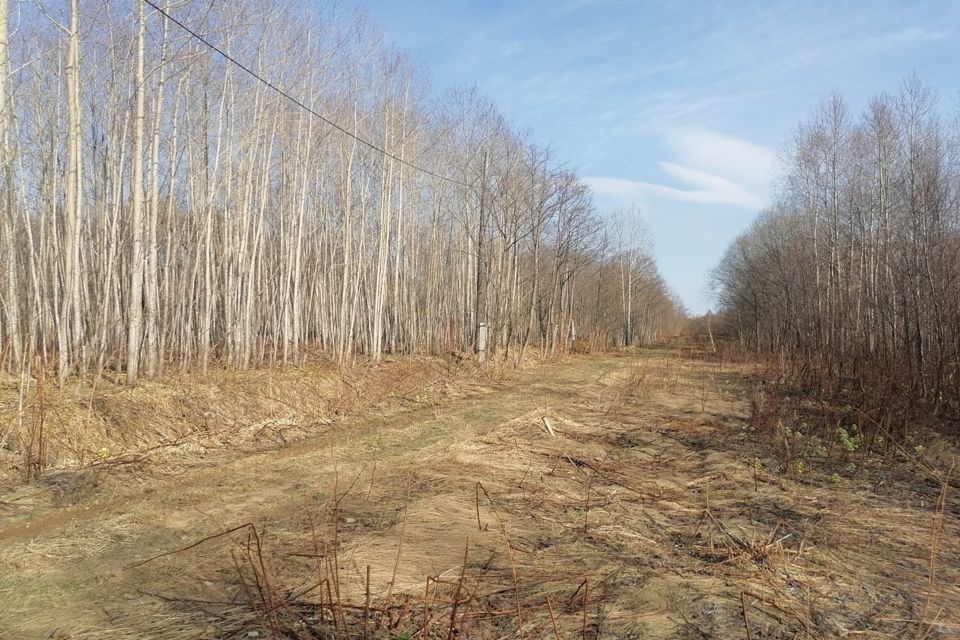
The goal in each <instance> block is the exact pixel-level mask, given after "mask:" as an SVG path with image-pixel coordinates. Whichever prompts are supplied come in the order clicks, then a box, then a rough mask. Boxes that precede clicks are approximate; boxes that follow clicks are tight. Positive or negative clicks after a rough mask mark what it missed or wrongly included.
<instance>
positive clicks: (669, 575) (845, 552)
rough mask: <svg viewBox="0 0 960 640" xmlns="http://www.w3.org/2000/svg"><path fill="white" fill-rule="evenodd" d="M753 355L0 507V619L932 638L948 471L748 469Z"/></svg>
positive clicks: (623, 362) (69, 625) (378, 417)
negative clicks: (25, 516)
mask: <svg viewBox="0 0 960 640" xmlns="http://www.w3.org/2000/svg"><path fill="white" fill-rule="evenodd" d="M754 375H755V373H754V368H753V365H747V364H737V363H733V362H730V361H729V360H728V361H723V360H722V359H719V358H717V359H713V358H706V359H700V358H693V357H684V355H683V354H682V353H679V352H678V351H668V350H660V351H648V352H644V353H643V354H642V355H641V357H639V358H636V357H624V356H619V357H615V356H603V357H591V358H589V359H573V360H569V361H566V362H562V363H557V364H553V365H550V366H545V367H541V368H538V369H537V370H535V371H533V372H530V373H528V374H524V375H518V376H516V377H514V378H512V379H510V380H508V381H504V382H496V381H485V382H484V383H483V384H482V385H480V384H478V385H476V386H475V387H473V388H472V389H471V390H469V391H465V392H463V393H461V394H456V393H452V392H451V394H450V396H448V397H447V398H446V399H442V400H438V401H437V402H436V403H434V404H431V405H429V406H426V407H422V406H419V405H417V404H416V403H415V402H412V403H411V407H410V408H409V409H407V410H403V411H397V412H393V413H383V414H371V415H370V416H368V417H367V418H366V419H364V420H361V421H357V422H354V423H346V422H345V423H342V424H341V425H339V429H338V433H336V434H330V437H329V439H323V440H318V441H304V442H303V443H302V444H297V445H292V446H289V447H286V448H282V449H278V450H276V451H274V452H266V453H257V454H249V455H245V456H241V457H238V458H237V459H236V460H235V461H230V462H229V463H227V462H217V464H215V465H212V466H210V467H208V468H199V469H197V470H195V471H191V472H189V473H186V474H184V475H183V476H182V477H178V478H176V479H175V481H174V480H171V481H163V482H160V481H152V482H149V483H148V485H147V488H149V489H150V491H149V492H148V493H141V492H134V493H129V494H123V495H122V496H121V499H119V500H118V502H117V503H116V504H114V505H113V506H109V505H107V506H105V507H98V508H99V511H98V512H97V513H96V514H95V515H92V516H81V515H77V514H78V513H79V512H73V513H74V517H73V518H72V519H71V520H65V519H61V520H59V521H54V522H45V521H43V520H40V519H33V520H32V522H33V527H32V528H33V529H39V530H40V533H38V534H35V535H27V534H25V533H24V530H23V527H21V529H20V530H17V531H11V530H3V529H0V533H3V534H5V535H6V536H7V539H8V540H15V541H14V542H7V543H3V544H4V546H3V560H2V561H0V603H6V604H0V629H10V630H11V633H14V634H20V635H19V636H17V635H11V636H10V637H24V635H23V634H27V633H33V634H34V635H41V637H42V634H43V633H47V632H50V631H52V630H53V629H58V632H57V633H59V634H60V637H64V638H66V637H70V638H107V637H110V638H116V637H120V638H124V637H129V638H132V637H163V638H199V637H204V638H209V637H220V638H248V637H260V638H265V637H270V638H343V639H346V638H400V637H407V638H414V637H416V638H452V637H468V638H476V639H477V640H483V639H486V638H591V639H592V638H624V639H627V638H630V639H636V638H678V637H679V638H730V637H739V638H743V637H747V636H749V637H751V638H753V639H759V638H841V637H865V638H897V637H924V638H938V637H948V636H949V635H950V633H952V632H953V631H955V630H956V627H955V626H954V625H957V624H958V620H957V618H956V612H957V611H958V610H960V593H958V591H957V589H956V585H957V584H958V583H960V563H958V560H957V559H958V558H960V545H958V539H957V535H956V534H957V532H958V524H960V522H958V516H957V513H956V511H955V508H954V506H953V505H955V504H956V502H955V490H954V489H953V488H952V485H950V484H949V482H947V483H946V484H943V485H941V484H937V483H932V484H929V483H928V482H927V480H926V479H925V478H924V477H922V476H921V475H918V473H917V472H916V470H911V468H910V467H909V466H907V465H906V463H904V467H903V468H899V467H898V468H897V469H895V470H890V469H889V468H887V469H883V470H878V473H879V472H880V471H883V472H884V473H888V474H889V475H888V476H886V477H887V480H886V482H884V483H882V484H879V485H877V484H873V481H874V480H875V479H876V477H875V476H869V477H868V476H863V477H860V476H857V477H854V478H846V477H845V478H842V479H841V481H840V482H839V483H833V482H830V481H829V480H828V479H826V478H825V477H823V476H821V475H813V476H811V474H810V473H809V472H804V473H802V474H790V475H788V474H785V473H780V472H778V470H777V469H775V468H774V466H775V465H773V464H770V463H767V464H764V466H763V467H762V468H760V470H759V471H758V470H757V467H756V466H755V465H754V460H755V459H757V458H762V459H764V460H767V458H766V456H767V454H766V453H765V450H764V448H763V447H762V446H761V445H762V443H760V442H758V439H757V436H756V432H755V431H751V420H750V411H751V410H750V399H751V397H753V395H754V392H755V388H756V386H755V385H756V383H755V378H754V377H753V376H754ZM414 393H415V394H416V393H419V392H414ZM545 420H546V422H547V423H549V424H550V425H551V427H552V429H553V432H554V434H553V435H551V434H550V433H549V432H548V429H547V428H546V426H545V422H544V421H545ZM94 506H95V505H94ZM84 513H86V512H84ZM16 540H18V541H16ZM50 602H57V603H58V605H59V606H58V608H57V610H56V612H53V610H52V609H51V608H50V606H49V603H50ZM4 625H6V626H4ZM2 635H3V634H2V633H0V636H2Z"/></svg>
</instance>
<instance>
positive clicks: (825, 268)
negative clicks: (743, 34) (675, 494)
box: [713, 77, 960, 410]
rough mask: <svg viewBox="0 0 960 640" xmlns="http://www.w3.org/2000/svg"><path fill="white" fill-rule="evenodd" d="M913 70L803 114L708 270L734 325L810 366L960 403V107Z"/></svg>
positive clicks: (878, 388) (812, 371) (812, 375)
mask: <svg viewBox="0 0 960 640" xmlns="http://www.w3.org/2000/svg"><path fill="white" fill-rule="evenodd" d="M946 111H949V110H948V109H942V108H940V104H939V100H938V97H937V96H936V95H935V94H934V93H933V92H932V91H931V90H930V89H928V88H926V87H925V86H924V85H923V84H922V83H921V82H920V81H919V80H917V79H916V78H915V77H914V78H909V79H907V80H906V81H904V82H903V84H902V86H901V88H900V90H899V92H898V93H896V94H895V95H890V94H886V93H883V94H880V95H877V96H876V97H874V98H872V99H871V100H870V101H869V103H868V104H867V106H866V109H865V111H864V112H863V113H862V114H861V115H860V116H859V117H857V116H855V115H854V114H852V113H851V110H850V108H849V107H848V105H847V104H846V102H844V100H843V99H842V98H841V97H839V96H834V97H830V98H828V99H826V100H825V101H823V102H822V104H821V105H820V106H819V107H818V108H817V109H816V110H815V112H814V113H813V114H812V115H811V116H810V118H809V119H808V120H807V121H806V122H805V123H803V124H802V125H801V126H800V127H799V129H798V131H797V134H796V136H795V138H794V140H793V141H792V144H791V145H790V147H789V150H788V152H787V153H786V156H785V160H786V164H785V170H784V175H783V176H782V179H781V180H780V182H779V187H778V192H777V197H776V199H775V204H774V205H773V206H771V207H770V208H769V209H768V210H767V211H765V212H763V213H762V215H761V216H760V217H759V218H758V219H757V221H756V222H755V223H754V224H753V226H752V227H751V228H750V229H748V230H747V231H746V232H745V233H744V234H742V235H741V236H740V237H739V238H737V239H736V240H735V241H734V242H733V243H732V244H731V245H730V247H729V248H728V249H727V251H726V254H725V256H724V257H723V260H722V262H721V263H720V265H719V266H718V268H717V269H716V271H715V273H714V276H713V278H714V284H715V289H716V291H717V295H718V300H719V303H720V304H721V306H722V307H723V309H724V310H725V312H726V314H727V319H728V321H729V323H730V324H731V326H732V327H733V328H734V329H735V330H736V332H737V333H738V334H739V336H740V338H741V340H743V341H745V342H747V343H749V344H750V345H752V346H754V347H756V348H759V349H762V350H767V351H771V352H777V353H781V354H784V355H786V356H799V357H798V358H792V360H793V362H794V366H795V367H798V368H799V370H798V373H801V374H802V375H803V376H804V377H805V378H806V379H808V380H814V379H817V380H819V382H820V383H821V384H830V385H834V386H837V385H844V384H848V383H850V382H856V383H858V384H860V385H861V386H864V385H865V386H867V387H871V389H870V391H871V392H872V393H874V394H876V396H878V397H880V396H883V395H885V394H892V395H899V396H906V397H910V398H912V399H914V400H920V401H921V402H923V404H924V405H925V406H931V405H932V406H934V407H935V408H936V409H938V410H943V409H949V408H951V407H952V408H953V409H956V408H957V407H958V406H960V112H958V111H955V112H954V113H953V114H952V115H948V114H945V112H946Z"/></svg>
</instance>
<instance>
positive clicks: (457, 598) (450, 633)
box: [447, 535, 470, 640]
mask: <svg viewBox="0 0 960 640" xmlns="http://www.w3.org/2000/svg"><path fill="white" fill-rule="evenodd" d="M469 553H470V536H469V535H468V536H467V541H466V542H465V543H464V545H463V566H462V567H461V568H460V579H459V580H458V581H457V590H456V592H455V593H454V595H453V607H451V609H450V629H449V630H448V631H447V640H450V638H452V637H453V635H454V628H455V627H456V623H457V607H458V606H459V605H460V591H461V589H463V580H464V578H465V577H466V575H467V555H468V554H469Z"/></svg>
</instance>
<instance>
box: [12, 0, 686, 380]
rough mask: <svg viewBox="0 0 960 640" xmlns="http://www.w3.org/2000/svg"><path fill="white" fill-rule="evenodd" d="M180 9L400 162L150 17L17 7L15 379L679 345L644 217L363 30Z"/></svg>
mask: <svg viewBox="0 0 960 640" xmlns="http://www.w3.org/2000/svg"><path fill="white" fill-rule="evenodd" d="M163 2H164V4H162V5H161V6H164V7H167V10H168V11H169V13H170V15H172V16H173V17H175V18H176V19H177V20H179V21H182V22H183V23H184V24H186V25H189V26H190V27H191V28H193V29H194V30H195V31H197V32H198V33H200V34H203V36H204V37H206V38H208V39H210V41H211V42H213V43H216V44H217V46H219V47H221V48H222V49H224V50H225V51H228V52H229V53H230V54H231V55H232V56H233V57H235V58H236V59H238V60H240V61H242V62H243V63H244V64H245V65H247V66H249V67H250V68H251V69H252V70H253V71H254V72H256V73H257V74H258V75H260V76H262V77H263V78H266V79H269V80H270V81H271V82H273V83H274V84H276V85H277V86H278V87H279V88H281V89H282V90H283V91H285V92H288V93H289V94H290V95H292V96H295V97H297V99H299V100H301V101H302V102H303V103H304V104H305V105H308V106H309V107H311V108H312V109H313V110H315V111H316V112H318V113H320V114H323V116H325V117H326V118H329V119H330V120H332V121H334V122H336V123H337V124H338V125H339V126H341V127H343V128H344V129H346V130H348V131H350V132H355V133H356V134H357V135H358V136H359V137H360V138H362V139H363V140H365V141H369V142H370V143H372V144H373V145H374V146H376V147H378V148H379V149H375V148H371V147H370V146H367V145H365V144H363V143H362V142H359V141H358V140H356V139H354V138H351V137H350V136H348V135H345V134H344V133H342V132H340V131H337V130H335V129H334V128H332V127H331V126H329V125H328V124H326V123H324V122H323V121H322V120H321V119H318V118H316V117H314V116H312V115H310V114H309V113H308V112H307V111H306V110H305V109H302V108H300V107H298V106H296V105H295V104H293V103H291V102H290V101H289V100H287V99H285V98H284V97H282V96H281V95H279V94H278V93H277V92H275V91H274V90H272V89H271V88H269V87H268V86H266V85H265V84H263V83H262V82H259V81H257V80H256V79H255V78H253V77H251V76H250V75H248V74H246V73H244V72H243V71H242V70H240V69H238V68H237V67H235V66H233V65H231V64H229V63H228V62H227V61H226V60H225V59H224V58H223V57H221V56H219V55H218V54H216V53H214V52H211V50H210V49H209V48H208V47H206V46H205V45H203V44H201V43H200V42H198V41H197V40H196V39H195V38H193V37H191V36H190V35H189V34H188V33H186V32H184V31H183V30H182V29H180V28H179V27H177V25H175V24H173V23H172V22H171V21H170V20H169V19H167V18H165V17H164V16H163V15H161V14H160V13H158V12H157V11H155V10H154V9H153V8H152V7H150V6H149V5H147V4H146V3H144V2H142V1H141V0H122V1H121V0H102V1H93V0H91V1H89V2H87V1H84V2H80V1H79V0H66V1H64V2H53V1H45V2H39V3H35V4H32V5H31V4H28V3H17V4H15V5H10V4H9V0H0V7H2V9H0V11H2V12H3V15H2V20H0V23H2V33H3V35H4V37H3V41H2V43H0V66H2V68H0V104H2V118H0V123H2V124H0V139H2V157H0V162H2V177H0V179H2V191H0V193H2V194H3V198H2V210H3V216H2V226H0V234H2V235H0V250H2V256H3V257H2V259H0V279H2V287H0V292H2V293H0V309H2V313H0V364H2V369H4V370H6V371H8V372H30V371H33V372H36V370H37V368H38V367H43V368H44V369H45V370H47V371H49V372H50V373H51V374H53V373H54V372H55V375H56V376H58V378H59V380H60V381H61V382H63V381H64V380H66V379H67V378H68V377H70V376H75V375H79V376H86V375H100V374H103V373H104V372H113V373H124V374H126V378H125V379H126V380H127V382H129V383H131V384H135V383H136V381H137V379H138V378H139V377H141V376H147V377H154V376H159V375H161V374H162V373H163V372H164V370H167V369H170V368H176V369H177V370H185V369H198V370H207V369H208V368H210V367H223V366H225V367H231V368H247V367H253V366H259V365H263V364H271V363H291V364H302V363H304V361H306V360H307V359H309V358H313V357H323V358H329V359H332V360H335V361H336V362H339V363H349V362H350V361H352V359H354V358H355V357H356V356H357V354H363V355H364V356H366V357H370V358H372V359H374V360H376V359H379V358H380V357H382V355H383V354H385V353H447V352H450V351H454V350H460V351H467V350H470V349H471V348H472V347H473V346H474V344H475V341H476V337H477V334H478V329H479V326H480V324H481V323H484V324H486V325H487V327H488V329H489V346H488V348H489V350H490V352H491V353H493V354H497V357H503V358H505V359H509V358H522V357H523V355H524V354H525V353H528V352H529V353H534V352H539V353H540V354H543V355H549V354H553V353H557V352H562V351H565V350H568V349H569V348H571V346H572V345H573V344H574V343H575V341H577V340H585V341H590V342H592V343H594V344H598V345H609V344H636V343H638V342H647V341H652V340H655V339H658V338H660V337H662V336H664V335H666V334H668V333H670V332H674V331H676V328H677V325H678V323H679V322H680V321H681V320H682V310H681V309H680V308H679V305H678V304H677V303H676V302H675V299H674V298H673V297H672V295H671V294H670V293H669V291H668V290H667V287H666V286H665V285H664V283H663V281H662V279H661V278H660V276H659V274H658V272H657V269H656V267H655V265H654V264H653V262H652V260H651V259H650V252H649V250H648V249H647V248H646V245H645V243H644V241H643V239H642V238H641V237H638V234H637V233H636V232H635V230H634V229H633V228H632V225H634V224H635V222H636V221H635V219H632V218H630V217H629V216H628V217H627V218H626V222H624V223H621V224H619V225H618V224H616V223H615V222H614V221H613V219H612V218H608V217H606V216H602V215H600V214H599V213H598V212H597V211H596V209H595V207H594V205H593V202H592V197H591V193H590V191H589V189H588V188H587V187H586V186H585V185H584V184H583V183H582V182H581V181H580V180H579V179H578V178H577V176H576V175H574V174H573V173H571V172H570V171H568V170H566V169H565V168H564V167H563V166H561V165H559V164H558V163H557V162H556V161H555V159H554V158H552V157H551V154H550V152H549V151H548V150H546V149H544V148H542V147H539V146H537V145H536V144H533V143H532V142H531V141H530V140H529V137H528V136H527V135H526V134H523V133H519V132H517V131H515V130H513V129H512V128H511V127H510V125H509V123H508V122H507V121H506V120H505V118H504V117H503V115H502V114H500V113H499V112H498V111H497V110H496V108H495V106H494V105H492V104H491V103H490V102H489V101H487V100H486V99H484V98H483V97H482V96H480V95H478V93H477V92H476V91H474V90H469V89H456V90H451V91H449V92H446V93H444V94H443V95H438V94H436V93H435V92H433V91H432V90H431V88H430V87H429V86H428V84H427V82H426V81H425V80H424V78H423V76H422V75H421V74H420V73H419V72H418V70H417V69H416V68H415V67H414V66H413V65H412V64H411V62H410V61H409V60H408V59H407V58H405V57H404V55H403V54H402V53H399V52H397V51H395V50H394V49H392V48H391V47H390V46H389V45H387V44H385V43H384V42H383V40H382V36H381V35H380V34H379V33H378V32H377V30H376V28H375V27H373V26H372V25H370V24H369V23H368V21H367V20H366V19H365V18H364V16H363V14H362V13H360V12H357V11H354V10H347V9H345V8H343V7H341V6H339V5H338V4H336V3H330V4H324V3H315V2H293V1H292V2H286V3H284V2H256V1H254V0H240V1H236V2H200V1H187V2H167V0H163ZM11 6H15V7H16V8H17V12H16V15H12V14H11V13H10V7H11ZM8 28H14V29H15V32H16V36H15V38H14V39H12V40H11V41H10V43H9V47H8V46H7V38H6V33H7V30H8ZM384 152H385V153H384ZM420 168H426V169H428V171H420V170H419V169H420ZM448 178H449V179H448Z"/></svg>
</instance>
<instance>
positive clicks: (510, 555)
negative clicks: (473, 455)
mask: <svg viewBox="0 0 960 640" xmlns="http://www.w3.org/2000/svg"><path fill="white" fill-rule="evenodd" d="M477 486H478V487H480V489H481V490H482V491H483V495H485V496H487V500H488V501H489V502H490V508H491V509H493V515H494V517H495V518H496V519H497V523H498V524H499V525H500V531H501V532H502V533H503V537H504V539H506V541H507V557H508V558H510V570H511V572H512V573H513V589H514V599H515V600H516V604H517V624H518V626H520V627H522V626H523V613H522V610H521V608H520V585H519V583H518V581H517V563H516V562H515V561H514V559H513V543H512V542H511V541H510V534H508V533H507V526H506V525H505V524H504V523H503V519H502V518H501V517H500V513H499V512H498V511H497V507H496V505H494V503H493V498H491V497H490V494H489V493H487V488H486V487H484V486H483V484H482V483H481V482H479V481H478V482H477Z"/></svg>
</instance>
